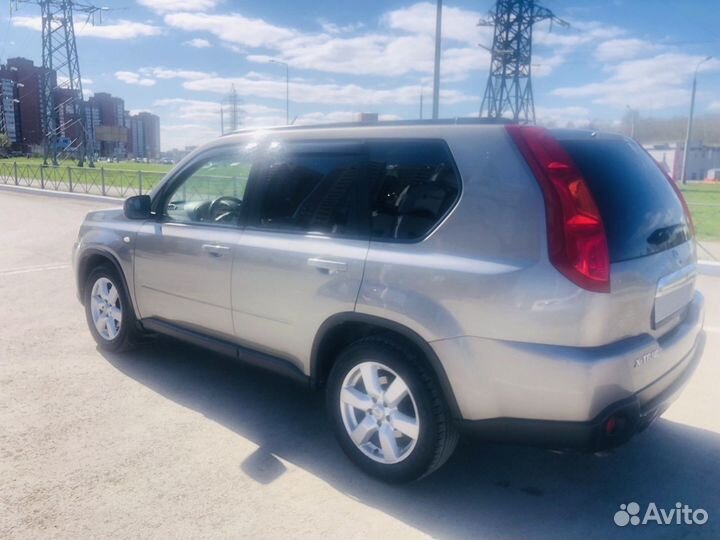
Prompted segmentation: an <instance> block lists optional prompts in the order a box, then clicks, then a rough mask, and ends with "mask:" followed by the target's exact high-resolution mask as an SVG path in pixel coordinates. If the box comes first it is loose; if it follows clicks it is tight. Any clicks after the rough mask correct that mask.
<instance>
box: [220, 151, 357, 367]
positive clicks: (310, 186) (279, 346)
mask: <svg viewBox="0 0 720 540" xmlns="http://www.w3.org/2000/svg"><path fill="white" fill-rule="evenodd" d="M269 148H270V149H269V150H268V157H267V163H266V167H265V168H264V171H265V172H264V175H263V178H262V179H260V180H259V181H258V184H257V191H255V190H254V191H253V201H254V202H253V205H252V208H251V209H250V212H249V214H250V215H249V217H248V222H247V226H246V228H245V231H244V233H243V235H242V237H241V238H240V239H239V240H238V245H237V249H236V253H235V262H234V265H233V271H232V306H233V319H234V329H235V335H236V336H237V338H238V339H239V341H241V342H242V343H243V344H246V345H248V346H252V347H254V348H257V349H261V350H264V351H265V352H267V353H270V354H274V355H276V356H280V357H283V358H287V359H289V360H291V361H294V362H295V363H296V365H297V366H298V367H300V368H301V369H302V370H303V371H305V372H306V373H307V372H308V368H307V365H306V360H307V357H308V356H309V353H310V349H311V347H312V341H313V339H314V338H315V334H316V332H317V329H318V327H319V326H320V325H321V324H322V323H323V322H324V321H325V320H326V319H327V318H328V317H330V316H331V315H334V314H336V313H339V312H346V311H353V310H354V308H355V301H356V299H357V294H358V290H359V288H360V283H361V280H362V275H363V267H364V264H365V257H366V255H367V250H368V244H369V232H368V223H367V221H368V211H367V199H368V196H367V186H366V183H365V181H366V180H365V174H364V169H365V166H366V164H365V162H366V158H365V152H364V145H363V144H362V143H360V142H354V141H346V142H289V143H282V144H278V143H273V144H271V145H270V147H269Z"/></svg>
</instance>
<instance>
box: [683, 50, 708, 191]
mask: <svg viewBox="0 0 720 540" xmlns="http://www.w3.org/2000/svg"><path fill="white" fill-rule="evenodd" d="M711 58H712V56H707V57H705V58H703V59H702V60H700V61H699V62H698V63H697V66H695V73H694V74H693V84H692V94H691V96H690V116H689V118H688V126H687V134H686V136H685V148H683V161H682V173H681V179H682V183H683V184H687V163H688V154H689V153H690V152H689V150H690V142H691V140H692V129H693V116H694V114H695V90H696V89H697V74H698V69H700V66H701V65H702V64H704V63H705V62H707V61H708V60H710V59H711Z"/></svg>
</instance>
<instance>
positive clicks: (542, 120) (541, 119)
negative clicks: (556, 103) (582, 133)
mask: <svg viewBox="0 0 720 540" xmlns="http://www.w3.org/2000/svg"><path fill="white" fill-rule="evenodd" d="M535 116H536V117H537V121H538V123H539V124H542V125H546V126H557V127H567V126H570V125H572V126H575V127H582V126H585V125H587V124H589V123H590V120H591V118H590V117H591V111H590V109H588V108H587V107H577V106H568V107H535Z"/></svg>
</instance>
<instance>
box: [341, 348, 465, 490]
mask: <svg viewBox="0 0 720 540" xmlns="http://www.w3.org/2000/svg"><path fill="white" fill-rule="evenodd" d="M327 406H328V410H329V414H330V418H331V419H332V422H333V427H334V430H335V434H336V436H337V438H338V441H339V442H340V445H341V447H342V448H343V450H344V451H345V453H346V454H347V455H348V457H350V459H351V460H352V461H354V462H355V464H356V465H358V466H359V467H360V468H361V469H362V470H364V471H365V472H366V473H368V474H370V475H372V476H375V477H377V478H379V479H381V480H384V481H387V482H406V481H410V480H416V479H418V478H421V477H423V476H426V475H428V474H430V473H431V472H433V471H434V470H435V469H437V468H438V467H440V466H441V465H442V464H443V463H444V462H445V461H446V460H447V459H448V458H449V457H450V455H451V454H452V451H453V450H454V449H455V446H456V444H457V439H458V436H457V431H456V429H455V426H454V425H453V422H452V419H451V418H450V414H449V411H448V409H447V407H446V405H445V403H444V401H443V399H442V394H441V392H440V388H439V386H438V384H437V382H436V380H435V378H434V377H433V375H432V373H431V372H430V371H429V369H428V368H427V366H426V365H425V363H424V362H423V361H422V359H421V358H418V357H417V356H416V355H415V354H414V352H413V351H411V350H409V349H408V348H406V347H404V346H403V344H402V343H400V342H398V341H396V340H394V339H393V338H390V337H384V336H377V337H369V338H365V339H362V340H359V341H357V342H355V343H354V344H352V345H350V346H349V347H347V348H346V349H345V350H344V351H343V352H342V353H341V355H340V357H339V358H338V360H337V362H336V363H335V365H334V366H333V369H332V371H331V373H330V377H329V380H328V388H327Z"/></svg>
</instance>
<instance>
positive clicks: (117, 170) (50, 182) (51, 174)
mask: <svg viewBox="0 0 720 540" xmlns="http://www.w3.org/2000/svg"><path fill="white" fill-rule="evenodd" d="M16 164H17V172H16ZM170 168H171V166H170V165H160V164H155V163H135V162H132V161H129V162H122V163H97V164H96V166H95V168H90V167H87V166H86V167H82V168H80V167H77V165H76V164H75V162H72V161H65V162H63V163H62V164H61V165H60V166H58V167H42V159H38V158H31V159H25V158H20V159H17V160H9V159H8V160H0V183H15V181H16V179H17V183H18V184H19V185H22V186H30V187H42V186H43V185H44V187H45V188H46V189H55V190H61V191H69V190H70V189H69V187H70V183H71V181H72V188H73V189H72V191H78V192H86V193H87V192H92V193H101V192H102V184H103V178H104V181H105V187H106V193H107V194H108V195H112V196H120V197H127V196H130V195H135V194H137V193H139V192H140V183H141V181H142V192H143V193H147V192H148V191H149V190H150V189H151V188H152V187H153V186H154V185H155V184H157V183H158V182H159V181H160V180H161V179H162V178H163V176H164V175H165V173H167V171H169V170H170Z"/></svg>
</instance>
